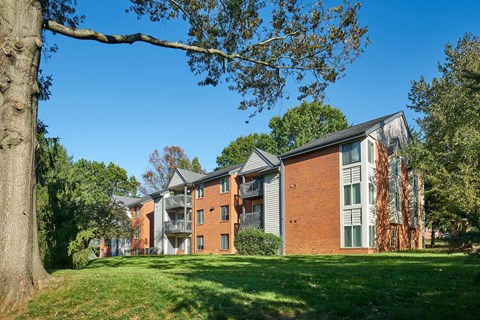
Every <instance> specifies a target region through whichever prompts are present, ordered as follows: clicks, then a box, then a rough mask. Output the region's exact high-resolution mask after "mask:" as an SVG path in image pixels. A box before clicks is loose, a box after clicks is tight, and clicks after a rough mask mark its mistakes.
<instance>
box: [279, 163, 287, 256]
mask: <svg viewBox="0 0 480 320" xmlns="http://www.w3.org/2000/svg"><path fill="white" fill-rule="evenodd" d="M280 228H281V230H280V231H281V235H282V256H284V255H285V252H286V244H285V166H284V164H283V160H282V159H280Z"/></svg>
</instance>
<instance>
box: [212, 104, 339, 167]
mask: <svg viewBox="0 0 480 320" xmlns="http://www.w3.org/2000/svg"><path fill="white" fill-rule="evenodd" d="M269 127H270V129H271V132H270V133H269V134H266V133H260V134H259V133H253V134H250V135H247V136H245V137H244V136H240V137H238V138H237V139H236V140H234V141H232V142H230V144H229V145H228V146H226V147H225V148H224V149H223V150H222V152H221V154H220V156H218V157H217V166H218V167H217V169H221V168H225V167H228V166H232V165H235V164H239V163H242V162H244V161H245V160H246V159H247V157H248V155H249V154H250V153H251V152H252V150H253V149H254V148H259V149H262V150H264V151H267V152H270V153H272V154H275V155H280V154H282V153H284V152H287V151H290V150H292V149H295V148H297V147H299V146H301V145H303V144H305V143H308V142H310V141H313V140H315V139H318V138H321V137H324V136H326V135H327V134H329V133H332V132H335V131H339V130H343V129H345V128H347V127H348V122H347V118H346V117H345V115H344V114H343V112H342V111H341V110H340V109H337V108H333V107H331V106H329V105H326V104H323V103H321V102H318V101H313V102H306V101H303V102H302V103H301V104H300V105H299V106H296V107H293V108H291V109H289V110H288V111H287V112H286V113H285V114H284V115H283V116H281V117H280V116H274V117H272V118H271V119H270V123H269Z"/></svg>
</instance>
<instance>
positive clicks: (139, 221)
mask: <svg viewBox="0 0 480 320" xmlns="http://www.w3.org/2000/svg"><path fill="white" fill-rule="evenodd" d="M153 211H154V203H153V200H149V201H148V202H146V203H144V204H143V205H142V207H141V208H140V211H139V217H138V218H135V208H134V207H131V208H130V213H131V215H132V228H133V230H135V228H136V227H138V228H139V238H138V239H134V237H132V245H131V250H132V255H133V252H134V250H135V249H139V253H140V254H143V250H144V249H145V248H149V247H150V246H151V244H152V243H151V242H153V239H151V228H153V219H152V220H151V223H150V219H149V217H153Z"/></svg>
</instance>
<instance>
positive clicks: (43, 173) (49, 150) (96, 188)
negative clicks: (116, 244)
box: [36, 123, 138, 268]
mask: <svg viewBox="0 0 480 320" xmlns="http://www.w3.org/2000/svg"><path fill="white" fill-rule="evenodd" d="M38 143H39V148H38V151H37V161H36V163H37V167H36V174H37V183H36V202H37V223H38V230H39V233H38V235H39V243H40V249H41V250H40V251H41V255H42V260H43V261H44V264H45V266H46V267H47V268H54V267H55V268H58V267H71V266H72V261H73V259H74V258H75V257H76V255H78V254H81V253H83V254H85V253H86V251H85V250H87V251H88V252H89V254H93V253H95V252H94V251H95V249H94V247H95V246H93V247H92V246H91V244H92V241H93V240H95V239H100V238H102V237H105V238H107V239H108V238H113V237H115V236H126V237H130V236H131V224H130V221H129V219H128V216H127V215H126V214H125V209H124V208H121V207H120V206H118V205H116V204H115V203H113V201H112V194H116V195H123V196H135V195H136V192H137V185H138V182H137V180H136V179H135V177H133V176H131V177H128V176H127V172H126V171H125V169H123V168H121V167H119V166H117V165H115V164H113V163H109V164H108V165H106V164H105V163H103V162H96V161H88V160H85V159H80V160H78V161H73V159H72V157H71V156H69V155H68V153H67V150H66V149H65V147H64V146H63V145H62V144H61V143H60V141H59V139H58V138H52V137H48V136H47V130H46V126H45V125H44V124H42V123H40V124H39V126H38ZM69 247H70V250H69ZM69 253H70V254H69Z"/></svg>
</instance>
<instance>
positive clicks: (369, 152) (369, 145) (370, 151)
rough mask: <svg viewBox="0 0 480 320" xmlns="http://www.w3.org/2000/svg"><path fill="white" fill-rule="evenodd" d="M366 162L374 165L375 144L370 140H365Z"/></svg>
mask: <svg viewBox="0 0 480 320" xmlns="http://www.w3.org/2000/svg"><path fill="white" fill-rule="evenodd" d="M370 148H371V149H370ZM370 156H371V159H370ZM370 160H371V161H370ZM367 162H368V163H370V164H371V165H374V164H375V144H374V143H373V142H372V141H370V140H367Z"/></svg>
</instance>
